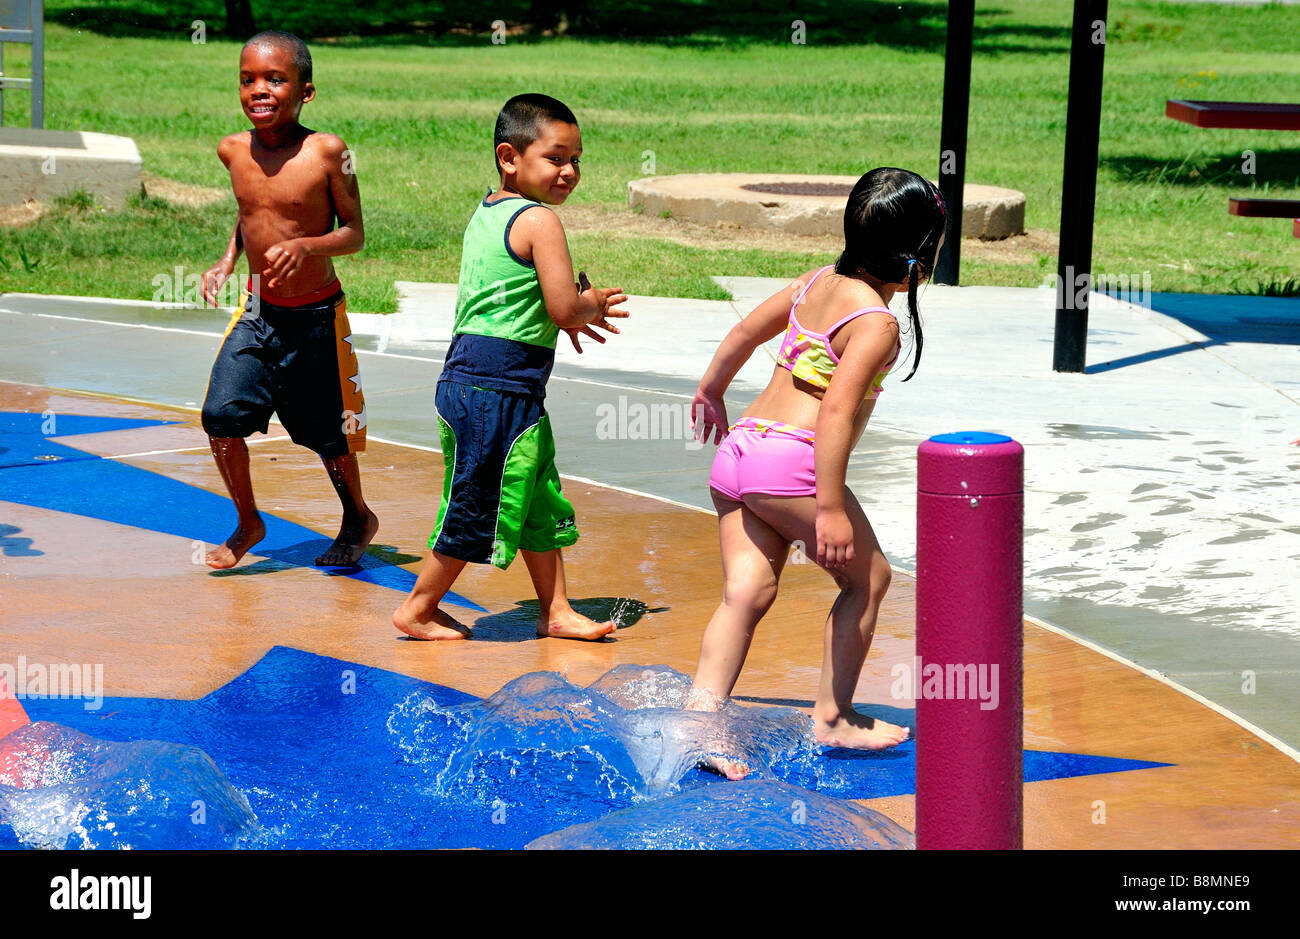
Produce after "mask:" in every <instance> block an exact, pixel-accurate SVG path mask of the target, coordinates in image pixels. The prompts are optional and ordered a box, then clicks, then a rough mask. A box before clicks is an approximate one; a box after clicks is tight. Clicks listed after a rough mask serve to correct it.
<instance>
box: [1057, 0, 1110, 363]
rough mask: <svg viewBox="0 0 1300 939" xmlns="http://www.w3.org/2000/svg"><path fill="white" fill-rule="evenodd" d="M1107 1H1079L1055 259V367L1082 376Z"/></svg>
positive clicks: (1099, 130)
mask: <svg viewBox="0 0 1300 939" xmlns="http://www.w3.org/2000/svg"><path fill="white" fill-rule="evenodd" d="M1106 3H1107V0H1075V2H1074V30H1073V39H1072V40H1071V42H1070V98H1069V103H1068V104H1067V106H1066V115H1065V170H1064V173H1063V177H1062V181H1061V247H1060V253H1059V254H1058V255H1057V259H1056V278H1057V279H1056V338H1055V342H1054V345H1053V355H1052V369H1053V370H1054V371H1057V372H1082V371H1083V370H1084V360H1085V358H1086V353H1087V340H1088V298H1089V295H1090V294H1091V290H1092V222H1093V213H1094V210H1095V209H1096V206H1097V138H1098V136H1099V135H1100V133H1101V73H1102V65H1103V64H1104V63H1105V57H1106Z"/></svg>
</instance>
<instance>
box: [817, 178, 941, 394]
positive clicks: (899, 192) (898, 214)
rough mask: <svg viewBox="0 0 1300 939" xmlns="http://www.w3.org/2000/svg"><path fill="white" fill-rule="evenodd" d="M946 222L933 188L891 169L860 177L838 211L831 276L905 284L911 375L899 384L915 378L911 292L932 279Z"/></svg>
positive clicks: (917, 359) (917, 315)
mask: <svg viewBox="0 0 1300 939" xmlns="http://www.w3.org/2000/svg"><path fill="white" fill-rule="evenodd" d="M947 219H948V213H947V211H946V210H945V209H944V205H943V197H942V196H940V195H939V189H938V187H937V186H935V185H934V184H933V183H931V182H930V181H929V180H928V179H926V178H925V177H923V176H918V175H917V174H916V173H913V172H911V171H910V170H901V169H898V168H897V167H894V166H882V167H879V168H878V169H874V170H871V171H870V172H869V173H865V174H863V176H862V178H861V179H859V180H858V182H857V184H856V185H855V186H854V187H853V191H852V192H851V193H849V202H848V205H847V206H846V207H845V209H844V252H843V253H842V254H841V255H840V257H839V260H838V261H836V262H835V273H837V274H843V275H845V276H852V275H854V274H856V273H857V272H858V271H859V270H861V271H866V272H867V273H868V274H870V275H871V276H872V277H877V278H879V279H880V280H882V281H884V282H885V283H887V284H901V283H906V284H907V311H908V314H909V316H910V320H911V328H912V335H913V344H912V370H911V371H910V372H908V373H907V378H904V379H903V381H907V379H908V378H911V377H912V376H913V375H915V374H916V367H917V366H918V365H919V364H920V363H921V346H922V345H923V344H924V337H923V336H922V334H921V311H920V310H919V309H917V306H916V288H917V284H918V283H919V281H920V279H921V278H922V277H929V276H930V275H931V274H932V273H934V272H933V271H932V270H931V268H932V266H933V264H934V257H935V252H936V251H938V249H939V239H940V238H942V237H943V233H944V226H945V225H946V224H947Z"/></svg>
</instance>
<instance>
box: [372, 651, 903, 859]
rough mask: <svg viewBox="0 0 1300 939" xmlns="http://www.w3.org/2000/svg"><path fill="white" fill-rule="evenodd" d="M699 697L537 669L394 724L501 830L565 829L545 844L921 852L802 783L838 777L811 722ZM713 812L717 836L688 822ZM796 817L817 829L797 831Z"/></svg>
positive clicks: (685, 688) (411, 712)
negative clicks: (717, 767)
mask: <svg viewBox="0 0 1300 939" xmlns="http://www.w3.org/2000/svg"><path fill="white" fill-rule="evenodd" d="M690 689H691V680H690V678H689V677H687V676H686V675H683V674H682V673H680V672H677V671H674V670H673V669H671V668H668V667H667V666H650V667H646V666H641V665H621V666H618V667H616V668H614V669H611V670H610V671H608V672H606V673H605V674H604V675H602V676H601V677H600V678H599V679H597V680H596V681H594V682H592V683H591V684H590V685H588V686H586V687H585V688H583V687H580V686H578V685H575V684H573V683H571V682H569V681H568V680H567V679H565V678H564V677H563V676H561V675H559V674H556V673H554V672H533V673H530V674H527V675H522V676H520V677H519V678H516V679H515V680H513V681H511V682H509V683H508V684H506V685H505V686H503V687H502V688H501V689H500V690H499V691H497V692H496V693H495V694H493V695H491V696H490V697H488V698H485V699H483V700H481V701H474V702H469V703H465V704H459V705H454V706H439V705H437V704H435V703H434V702H432V701H431V700H429V699H428V698H427V697H425V696H424V695H422V694H420V693H415V694H412V695H411V696H409V697H408V698H407V699H406V700H405V701H403V702H401V703H400V704H399V705H398V706H397V707H396V708H394V710H393V712H392V713H391V714H390V716H389V721H388V730H389V733H390V735H391V736H392V738H393V739H394V741H395V742H396V744H397V746H398V747H399V748H400V749H401V750H402V752H403V753H404V754H405V757H406V759H407V760H408V762H409V763H411V764H414V765H416V766H422V767H424V768H425V769H426V770H427V774H428V777H429V778H430V785H431V787H432V789H433V790H434V791H436V792H437V793H438V794H439V795H441V796H443V797H446V798H449V799H457V800H465V799H468V800H470V801H471V802H478V803H479V804H491V805H492V806H494V807H498V808H499V809H500V811H501V812H502V819H503V822H502V823H503V824H504V818H505V817H506V814H507V813H509V815H510V819H511V824H516V823H517V822H518V820H519V813H520V812H524V813H527V814H529V815H531V816H532V818H533V820H534V822H538V823H540V824H541V826H542V830H543V831H545V830H547V829H549V830H551V831H552V832H555V835H554V836H546V837H543V838H541V839H538V840H534V841H533V843H532V844H531V845H530V846H534V847H598V846H603V847H638V846H656V847H696V846H717V847H745V846H764V847H792V848H794V847H825V848H833V847H863V846H876V847H910V846H911V842H910V835H908V833H907V832H906V831H905V830H903V829H901V828H899V827H898V826H897V825H894V823H892V822H890V821H889V820H888V819H886V818H884V817H883V816H880V815H878V814H876V813H867V812H865V810H860V809H858V808H857V807H856V806H854V805H853V804H852V803H850V802H848V801H847V800H844V799H839V798H835V797H834V796H830V795H820V794H818V793H814V792H808V791H806V790H805V789H802V788H797V786H796V785H791V784H790V783H792V782H793V783H804V784H809V783H811V784H813V785H815V784H816V783H817V782H818V781H819V780H821V779H822V778H824V777H825V776H826V770H825V767H824V765H823V764H824V763H825V762H826V761H825V760H824V759H822V758H821V749H820V746H819V745H818V743H817V741H816V739H815V738H814V737H813V734H812V722H811V720H810V719H809V718H808V717H807V716H806V715H805V714H802V713H800V712H799V711H796V710H794V709H792V708H784V707H746V706H743V705H739V704H736V703H735V702H731V701H727V702H722V703H721V706H720V707H719V709H718V710H717V711H713V712H709V711H686V710H683V708H684V706H685V704H686V702H687V697H688V695H689V693H690ZM711 754H716V755H719V756H723V757H725V758H727V759H730V760H735V761H738V762H741V763H744V764H745V765H746V766H747V767H748V768H749V770H750V778H749V780H747V781H746V782H744V783H741V784H737V783H727V782H722V781H720V780H718V779H717V778H716V777H712V776H710V775H709V774H706V773H703V772H696V771H695V770H696V769H697V767H698V766H699V765H700V763H701V760H702V759H703V758H704V757H706V756H708V755H711ZM831 775H832V777H833V775H834V771H832V772H831ZM768 776H771V777H777V778H780V779H783V780H784V782H777V781H774V780H768V779H765V778H764V777H768ZM538 806H544V807H545V813H546V818H545V819H544V820H543V819H538V818H536V815H537V812H538ZM791 806H794V807H795V808H793V809H792V808H791ZM777 808H780V811H777ZM704 810H707V811H710V812H712V811H714V810H717V811H718V812H720V813H721V814H720V815H719V816H718V817H719V819H720V820H719V821H718V822H717V824H716V825H714V827H713V828H709V827H708V826H707V825H706V826H705V828H702V829H698V830H693V831H690V832H688V831H687V830H686V829H684V828H682V819H683V818H690V817H695V816H693V815H692V813H697V814H698V813H699V812H701V811H704ZM792 812H793V813H794V815H796V816H797V815H800V813H805V814H808V815H810V817H812V818H813V819H814V821H813V822H812V823H811V824H804V821H805V819H803V818H799V820H798V821H797V822H793V823H792V822H791V821H790V818H789V817H787V816H791V813H792ZM629 813H631V814H629ZM782 813H784V814H782ZM602 815H603V817H601V816H602ZM566 823H567V824H568V825H569V827H567V828H564V829H563V831H556V830H557V829H559V828H560V827H561V826H563V825H565V824H566ZM710 824H712V823H710ZM891 826H892V827H891ZM724 831H725V832H727V833H728V834H726V835H725V836H724V834H723V833H724ZM728 838H730V841H728V840H727V839H728ZM620 839H623V840H621V841H620Z"/></svg>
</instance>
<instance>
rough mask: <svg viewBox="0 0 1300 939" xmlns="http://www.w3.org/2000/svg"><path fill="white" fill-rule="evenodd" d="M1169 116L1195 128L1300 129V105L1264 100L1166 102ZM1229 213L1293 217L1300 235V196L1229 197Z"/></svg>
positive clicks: (1293, 225) (1294, 224)
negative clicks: (1269, 197) (1287, 197)
mask: <svg viewBox="0 0 1300 939" xmlns="http://www.w3.org/2000/svg"><path fill="white" fill-rule="evenodd" d="M1165 117H1168V118H1172V119H1173V120H1175V121H1182V122H1183V123H1184V124H1191V125H1192V126H1193V127H1216V128H1238V129H1243V130H1300V104H1273V103H1268V102H1263V101H1181V100H1169V101H1166V102H1165ZM1228 214H1230V215H1240V216H1244V217H1249V218H1291V219H1294V221H1293V222H1292V225H1291V232H1292V234H1294V235H1295V236H1296V237H1297V238H1300V199H1237V198H1230V199H1228Z"/></svg>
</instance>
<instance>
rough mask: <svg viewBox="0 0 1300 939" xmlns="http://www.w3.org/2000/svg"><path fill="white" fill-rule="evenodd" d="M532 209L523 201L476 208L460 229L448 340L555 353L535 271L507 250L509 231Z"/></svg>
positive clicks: (555, 333)
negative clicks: (498, 342)
mask: <svg viewBox="0 0 1300 939" xmlns="http://www.w3.org/2000/svg"><path fill="white" fill-rule="evenodd" d="M535 205H540V203H537V202H533V201H532V200H530V199H524V198H522V197H514V198H510V197H508V198H505V199H502V200H501V201H500V202H492V203H488V202H486V201H483V202H480V203H479V206H478V208H477V209H476V210H475V211H474V215H473V217H472V218H471V219H470V220H469V225H467V226H466V227H465V241H464V245H463V248H462V251H461V260H460V282H459V286H458V290H457V293H456V323H455V327H454V328H453V330H452V332H453V335H458V334H460V333H469V334H471V335H478V336H493V337H496V338H498V339H511V340H514V341H515V342H524V343H528V344H529V345H532V346H542V347H544V348H547V349H552V350H553V349H554V348H555V340H556V338H557V337H558V336H559V334H560V328H559V327H558V326H556V325H555V321H554V320H552V319H551V318H550V316H548V315H547V313H546V304H545V303H544V302H543V300H542V285H541V283H540V282H538V280H537V269H536V267H534V265H533V264H532V262H530V261H525V260H524V259H523V258H521V257H519V255H517V254H515V253H514V251H512V250H511V249H510V226H511V225H513V224H514V221H515V219H516V218H517V217H518V216H519V214H520V213H521V212H523V211H525V210H527V209H530V208H532V207H533V206H535Z"/></svg>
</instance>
